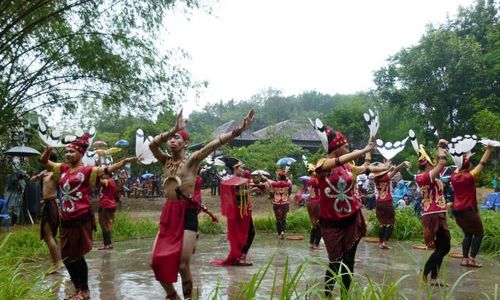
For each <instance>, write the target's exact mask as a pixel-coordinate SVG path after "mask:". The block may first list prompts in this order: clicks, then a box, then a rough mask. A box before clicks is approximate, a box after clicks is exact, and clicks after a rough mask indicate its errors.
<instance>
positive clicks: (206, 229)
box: [198, 215, 226, 234]
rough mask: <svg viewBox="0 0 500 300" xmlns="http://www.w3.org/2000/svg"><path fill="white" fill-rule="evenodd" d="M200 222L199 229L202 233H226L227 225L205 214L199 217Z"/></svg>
mask: <svg viewBox="0 0 500 300" xmlns="http://www.w3.org/2000/svg"><path fill="white" fill-rule="evenodd" d="M198 219H199V220H200V219H201V220H200V221H199V224H198V229H199V231H200V232H201V233H205V234H221V233H224V231H225V230H226V228H225V226H224V225H223V224H221V223H220V222H219V223H214V222H213V221H212V219H211V218H210V217H209V216H207V215H203V216H201V217H199V218H198Z"/></svg>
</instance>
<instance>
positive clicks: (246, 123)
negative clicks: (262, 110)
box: [241, 108, 255, 130]
mask: <svg viewBox="0 0 500 300" xmlns="http://www.w3.org/2000/svg"><path fill="white" fill-rule="evenodd" d="M254 114H255V109H254V108H252V109H251V110H250V111H249V112H248V114H247V116H246V117H245V119H243V124H241V130H245V129H247V128H248V126H250V124H251V123H252V122H253V116H254Z"/></svg>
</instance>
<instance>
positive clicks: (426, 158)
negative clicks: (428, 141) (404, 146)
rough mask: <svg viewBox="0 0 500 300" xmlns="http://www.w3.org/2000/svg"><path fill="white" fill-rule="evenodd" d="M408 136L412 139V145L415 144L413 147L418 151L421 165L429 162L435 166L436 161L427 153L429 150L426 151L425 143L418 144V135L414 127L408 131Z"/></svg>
mask: <svg viewBox="0 0 500 300" xmlns="http://www.w3.org/2000/svg"><path fill="white" fill-rule="evenodd" d="M408 136H409V137H410V141H411V145H412V146H413V149H414V150H415V152H416V153H417V157H418V163H419V165H421V166H422V165H425V164H427V163H429V164H430V165H432V166H435V165H436V163H435V162H434V161H432V159H431V158H430V157H429V154H427V152H426V151H425V147H424V145H419V144H418V142H417V137H416V135H415V132H414V131H413V130H412V129H410V131H409V132H408Z"/></svg>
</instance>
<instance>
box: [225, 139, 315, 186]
mask: <svg viewBox="0 0 500 300" xmlns="http://www.w3.org/2000/svg"><path fill="white" fill-rule="evenodd" d="M226 150H227V153H228V154H229V155H230V156H233V157H236V158H237V159H239V160H241V161H243V162H244V163H245V165H246V167H248V168H249V169H250V170H266V171H268V172H269V173H270V174H271V177H274V176H273V174H275V173H276V171H277V170H279V169H281V168H283V166H278V165H276V161H278V159H280V158H282V157H285V156H289V157H295V158H296V159H297V161H299V160H301V158H300V157H301V155H302V154H303V153H305V151H304V150H303V149H302V148H300V147H299V146H297V145H295V144H294V143H293V142H292V140H290V139H288V138H286V137H284V136H282V135H278V134H275V135H273V136H272V137H270V138H269V139H266V140H258V141H256V142H255V143H253V144H251V145H249V146H247V147H239V148H231V147H227V148H226ZM291 172H292V174H294V176H295V177H296V176H297V175H299V176H300V175H303V174H304V173H305V169H304V168H303V166H302V164H300V163H297V164H294V165H292V167H291Z"/></svg>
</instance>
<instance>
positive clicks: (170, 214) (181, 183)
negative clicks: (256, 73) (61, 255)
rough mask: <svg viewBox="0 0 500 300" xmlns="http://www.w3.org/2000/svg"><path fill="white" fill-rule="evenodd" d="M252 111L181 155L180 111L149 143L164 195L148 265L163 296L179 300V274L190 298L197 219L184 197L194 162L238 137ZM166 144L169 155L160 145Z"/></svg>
mask: <svg viewBox="0 0 500 300" xmlns="http://www.w3.org/2000/svg"><path fill="white" fill-rule="evenodd" d="M253 115H254V111H253V109H252V110H250V112H249V113H248V115H247V116H246V117H245V119H244V120H243V123H242V124H241V125H240V127H238V128H237V129H235V130H233V131H232V132H228V133H225V134H223V135H221V136H219V137H218V138H216V139H215V140H213V141H211V142H210V143H208V144H207V145H205V146H204V147H203V148H202V149H200V150H198V151H196V152H194V153H193V154H192V155H191V156H189V158H186V157H185V152H184V148H185V147H186V146H187V144H188V142H189V134H188V132H187V131H186V130H184V128H185V123H184V119H183V115H182V110H181V112H180V113H179V114H178V116H177V120H176V124H175V127H173V128H172V129H170V130H169V131H167V132H164V133H162V134H160V135H157V136H156V137H155V138H154V139H153V141H152V142H151V143H150V144H149V148H150V150H151V152H152V153H153V155H154V157H156V159H158V160H159V161H160V162H161V163H162V164H163V166H164V176H165V180H164V183H163V189H164V194H165V197H166V201H165V205H164V206H163V210H162V214H161V217H160V225H159V232H158V235H157V236H156V239H155V241H154V245H153V251H152V252H153V253H152V268H153V271H154V273H155V277H156V279H157V280H158V281H159V282H160V283H161V285H162V286H163V288H164V289H165V291H166V293H167V299H180V298H179V296H178V295H177V292H176V291H175V288H174V286H173V284H172V283H173V282H176V281H177V274H178V273H180V274H181V278H182V292H183V295H184V298H185V299H188V298H191V297H192V292H193V281H192V276H191V271H190V268H189V263H190V259H191V255H192V253H193V250H194V248H195V244H196V233H197V231H198V218H197V215H196V210H194V209H192V208H188V202H189V201H192V200H191V198H190V197H189V196H188V195H190V194H192V193H193V190H194V185H195V181H196V170H197V169H198V165H199V164H200V163H201V162H202V160H203V159H204V158H206V157H207V156H208V155H209V154H210V153H213V152H214V151H215V149H217V148H218V147H220V146H222V145H224V144H225V143H227V142H229V141H230V140H232V139H234V138H235V137H237V136H239V135H240V134H241V133H242V132H243V130H245V129H247V128H248V126H249V125H250V123H251V122H252V120H253ZM162 143H167V147H168V149H169V152H170V155H167V154H166V153H165V152H163V150H162V149H161V147H160V145H161V144H162Z"/></svg>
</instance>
